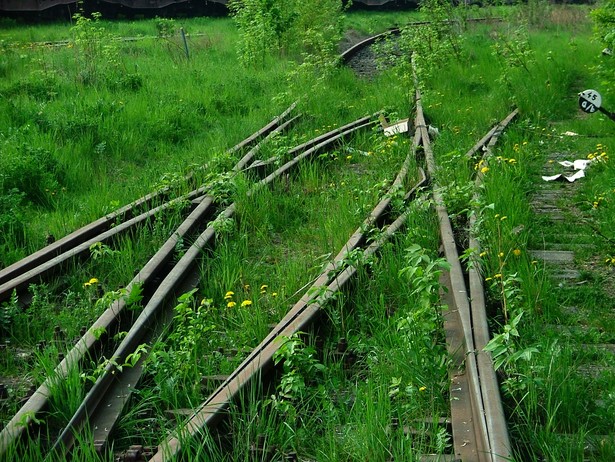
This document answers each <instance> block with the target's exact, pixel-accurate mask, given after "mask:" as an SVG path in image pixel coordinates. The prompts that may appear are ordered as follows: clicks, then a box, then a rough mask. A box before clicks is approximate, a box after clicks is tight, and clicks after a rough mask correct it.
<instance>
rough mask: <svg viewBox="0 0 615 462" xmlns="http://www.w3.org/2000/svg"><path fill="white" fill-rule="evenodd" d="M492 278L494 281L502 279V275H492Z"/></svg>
mask: <svg viewBox="0 0 615 462" xmlns="http://www.w3.org/2000/svg"><path fill="white" fill-rule="evenodd" d="M493 278H494V279H502V273H498V274H494V275H493Z"/></svg>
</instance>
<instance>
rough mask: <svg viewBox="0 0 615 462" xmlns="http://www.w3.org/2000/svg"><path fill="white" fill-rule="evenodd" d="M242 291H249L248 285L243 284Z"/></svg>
mask: <svg viewBox="0 0 615 462" xmlns="http://www.w3.org/2000/svg"><path fill="white" fill-rule="evenodd" d="M243 290H245V291H246V292H247V291H248V290H250V284H244V286H243Z"/></svg>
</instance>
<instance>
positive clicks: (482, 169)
mask: <svg viewBox="0 0 615 462" xmlns="http://www.w3.org/2000/svg"><path fill="white" fill-rule="evenodd" d="M488 171H489V167H483V168H481V169H480V172H481V173H487V172H488Z"/></svg>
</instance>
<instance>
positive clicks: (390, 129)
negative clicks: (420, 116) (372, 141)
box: [383, 119, 408, 136]
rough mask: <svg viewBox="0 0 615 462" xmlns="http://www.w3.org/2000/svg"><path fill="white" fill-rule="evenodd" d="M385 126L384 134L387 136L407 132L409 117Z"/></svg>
mask: <svg viewBox="0 0 615 462" xmlns="http://www.w3.org/2000/svg"><path fill="white" fill-rule="evenodd" d="M383 128H384V134H385V135H386V136H393V135H397V134H400V133H406V132H407V131H408V119H404V120H400V121H399V122H395V123H394V124H391V125H389V126H387V127H383Z"/></svg>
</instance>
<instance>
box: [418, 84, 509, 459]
mask: <svg viewBox="0 0 615 462" xmlns="http://www.w3.org/2000/svg"><path fill="white" fill-rule="evenodd" d="M417 87H418V86H417ZM415 105H416V112H417V116H416V120H415V127H416V130H417V131H420V132H421V142H422V145H423V149H424V152H425V159H426V163H427V168H428V172H429V174H430V175H434V173H435V170H436V164H435V160H434V156H433V151H432V149H431V144H430V140H429V134H428V130H427V125H426V122H425V118H424V116H423V110H422V103H421V93H420V90H419V89H418V88H417V90H416V94H415ZM509 117H510V119H509V118H507V119H505V121H504V122H505V123H506V124H507V123H508V122H509V121H510V120H512V118H513V117H514V115H511V116H509ZM504 122H503V123H502V124H501V125H498V126H497V127H496V128H495V129H494V130H492V132H490V133H491V135H490V136H489V137H484V138H483V140H481V141H482V143H483V145H484V142H486V141H487V139H489V140H490V143H491V142H493V143H495V141H496V140H497V136H496V137H495V138H494V135H495V134H496V133H497V134H498V135H499V133H501V130H502V129H503V126H505V125H504ZM481 147H482V145H480V146H478V147H476V146H475V147H474V148H472V149H473V150H474V149H475V151H474V152H476V151H477V150H478V149H480V148H481ZM471 155H472V154H470V156H469V157H471ZM433 197H434V201H435V208H436V213H437V215H438V220H439V222H440V233H441V239H442V245H443V247H444V253H445V255H446V259H447V261H448V262H449V264H450V265H451V269H450V272H449V274H448V275H447V280H445V281H444V282H445V284H446V285H447V286H448V287H449V295H448V299H449V304H452V305H451V306H454V309H449V310H448V311H447V312H446V313H445V314H446V322H447V323H448V327H447V329H446V330H447V332H448V333H449V336H448V338H447V343H449V352H451V353H452V354H453V356H456V357H457V360H458V365H461V364H462V363H463V364H464V366H465V368H464V369H465V370H464V371H461V370H460V371H459V372H458V374H456V375H454V376H453V377H452V380H451V397H452V401H451V412H452V413H453V418H452V427H453V441H454V450H455V455H456V456H457V457H460V458H461V459H462V460H464V461H466V460H467V461H478V462H482V461H485V462H496V461H498V462H499V461H504V460H509V458H510V454H511V452H510V442H509V439H508V430H507V426H506V421H505V420H504V414H503V411H502V404H501V397H500V395H499V389H498V387H497V381H495V371H494V369H493V363H492V362H490V361H489V359H490V358H489V357H487V356H485V355H479V353H478V348H480V347H479V345H480V344H483V342H485V339H488V338H489V331H488V326H487V323H486V313H485V305H484V292H483V299H482V304H481V302H480V300H479V294H478V293H477V292H474V293H473V294H472V296H471V297H472V301H473V302H474V306H473V307H472V308H471V307H470V300H469V297H470V296H469V294H468V291H467V289H466V283H465V276H464V273H463V270H462V268H461V264H460V260H459V253H458V250H457V245H456V242H455V236H454V232H453V229H452V225H451V222H450V219H449V216H448V212H447V210H446V207H445V205H444V200H443V197H442V194H441V193H440V192H439V189H438V188H437V187H434V190H433ZM476 277H478V278H480V274H475V276H474V278H476ZM481 286H482V282H481ZM481 289H482V287H481ZM475 297H476V300H475ZM479 312H482V314H481V315H480V317H479ZM479 318H483V319H484V322H482V321H481V322H476V323H475V322H474V320H475V319H479ZM481 356H482V358H484V360H483V359H481V360H480V362H481V365H480V366H479V364H478V363H479V360H478V358H479V357H481ZM460 359H461V363H460V362H459V360H460ZM488 377H489V378H488ZM455 398H460V400H459V401H457V400H455ZM461 400H465V401H467V403H469V404H470V406H471V412H470V413H468V410H467V408H466V407H465V406H463V405H462V404H463V403H462V402H460V401H461ZM466 406H467V405H466ZM461 407H464V408H463V409H461ZM468 418H470V420H468ZM469 422H471V424H470V423H469Z"/></svg>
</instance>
